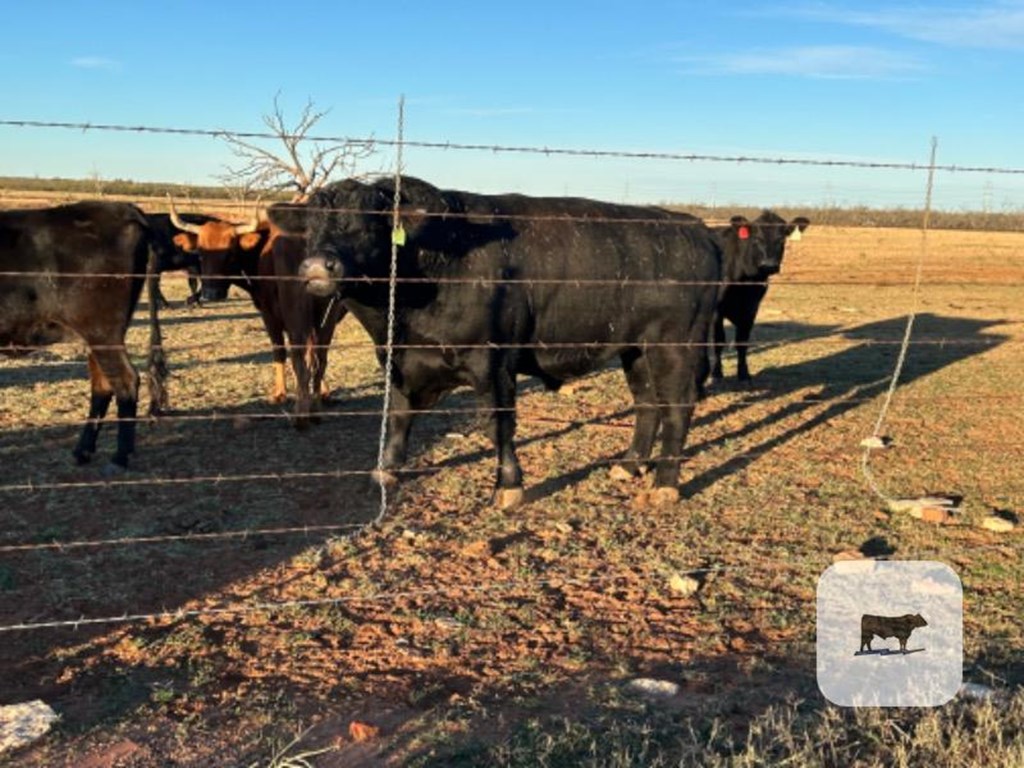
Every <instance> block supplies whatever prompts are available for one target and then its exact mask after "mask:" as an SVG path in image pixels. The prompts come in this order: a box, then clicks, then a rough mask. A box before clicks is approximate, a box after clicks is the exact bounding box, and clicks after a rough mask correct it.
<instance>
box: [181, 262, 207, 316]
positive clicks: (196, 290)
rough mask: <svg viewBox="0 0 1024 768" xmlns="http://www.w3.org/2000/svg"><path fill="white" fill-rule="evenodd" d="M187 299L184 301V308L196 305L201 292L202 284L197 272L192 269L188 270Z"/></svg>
mask: <svg viewBox="0 0 1024 768" xmlns="http://www.w3.org/2000/svg"><path fill="white" fill-rule="evenodd" d="M188 292H189V295H188V298H187V299H185V304H186V306H190V307H191V306H192V305H194V304H198V303H199V300H200V296H201V295H202V292H203V286H202V283H200V282H199V271H198V270H196V269H195V268H193V267H189V270H188Z"/></svg>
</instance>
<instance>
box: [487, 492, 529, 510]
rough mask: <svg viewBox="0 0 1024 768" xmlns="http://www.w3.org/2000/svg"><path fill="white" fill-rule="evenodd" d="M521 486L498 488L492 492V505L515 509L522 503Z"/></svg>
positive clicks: (504, 508) (503, 508)
mask: <svg viewBox="0 0 1024 768" xmlns="http://www.w3.org/2000/svg"><path fill="white" fill-rule="evenodd" d="M523 498H524V494H523V489H522V488H499V489H498V490H496V491H495V492H494V506H496V507H497V508H498V509H501V510H509V509H515V508H516V507H518V506H519V505H520V504H522V503H523Z"/></svg>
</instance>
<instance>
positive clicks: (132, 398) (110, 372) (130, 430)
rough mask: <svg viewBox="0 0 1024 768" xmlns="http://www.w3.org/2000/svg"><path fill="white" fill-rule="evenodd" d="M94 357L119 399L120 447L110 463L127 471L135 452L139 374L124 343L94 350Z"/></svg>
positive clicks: (118, 432) (118, 435) (118, 438)
mask: <svg viewBox="0 0 1024 768" xmlns="http://www.w3.org/2000/svg"><path fill="white" fill-rule="evenodd" d="M92 356H93V357H94V358H95V360H96V364H97V366H98V367H99V369H100V371H101V372H102V374H103V376H104V377H105V378H106V380H107V382H109V385H110V388H111V389H112V390H113V393H114V396H115V397H116V398H117V416H118V422H117V450H116V451H115V452H114V455H113V457H112V458H111V460H110V464H111V466H112V467H115V468H118V469H121V470H124V469H127V467H128V457H129V456H130V455H131V454H132V453H133V452H134V451H135V419H136V414H137V411H138V397H139V374H138V373H137V372H136V370H135V368H134V367H133V366H132V364H131V361H130V360H129V359H128V354H127V352H126V351H125V349H124V347H123V346H122V347H119V348H111V347H106V348H103V349H94V350H93V351H92ZM108 402H109V401H108Z"/></svg>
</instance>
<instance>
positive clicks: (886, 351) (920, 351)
mask: <svg viewBox="0 0 1024 768" xmlns="http://www.w3.org/2000/svg"><path fill="white" fill-rule="evenodd" d="M1001 324H1002V323H1001V322H999V321H994V320H979V319H973V318H955V317H942V316H938V315H934V314H930V313H925V314H922V315H918V316H917V319H916V321H915V324H914V335H913V339H912V340H914V341H917V342H926V343H924V344H919V345H918V346H912V347H911V348H910V352H909V354H908V355H907V358H906V361H905V364H904V367H903V370H902V372H901V374H900V380H899V386H900V387H904V386H906V385H908V384H911V383H913V382H914V381H917V380H918V379H921V378H923V377H925V376H929V375H931V374H933V373H936V372H938V371H941V370H943V369H944V368H947V367H949V366H950V365H953V364H955V363H959V362H961V361H963V360H966V359H968V358H970V357H973V356H975V355H978V354H981V353H983V352H987V351H990V350H991V349H993V348H995V347H997V346H998V345H1000V344H1002V343H1004V342H1005V341H1007V340H1008V339H1009V336H1007V335H1005V334H995V333H991V332H986V331H988V329H990V328H992V327H994V326H998V325H1001ZM905 328H906V318H905V317H897V318H892V319H889V320H882V321H878V322H873V323H867V324H864V325H860V326H857V327H855V328H851V329H849V330H847V331H845V332H844V333H843V337H844V338H846V339H849V340H850V341H852V342H854V345H853V346H851V347H848V348H846V349H842V350H839V351H836V352H833V353H832V354H829V355H824V356H821V357H815V358H812V359H810V360H807V361H804V362H800V363H794V364H790V365H783V366H778V367H771V368H765V369H763V370H762V371H761V372H760V373H758V374H757V375H756V389H754V390H753V392H754V393H756V399H755V403H756V404H757V405H759V406H762V407H763V404H764V403H766V402H770V401H772V400H786V399H787V398H791V397H792V396H793V395H794V394H795V393H797V392H800V391H802V390H806V389H808V388H814V387H817V388H818V391H817V392H816V393H814V394H811V395H807V396H805V397H803V398H801V399H799V400H791V401H789V402H785V403H783V404H782V405H781V406H779V407H778V408H776V409H774V410H773V411H771V412H769V413H767V414H765V415H763V416H759V417H758V418H754V419H751V420H749V421H748V422H747V423H745V424H744V425H742V426H740V427H738V428H736V429H732V430H730V431H728V432H726V433H723V434H719V435H717V436H715V437H713V438H710V439H707V440H704V441H701V442H699V443H695V444H691V445H689V446H687V447H686V449H685V451H684V455H689V456H693V455H696V454H698V453H700V452H702V451H706V450H708V449H712V448H718V447H721V446H723V445H726V444H730V443H732V442H733V441H735V440H738V439H741V438H746V437H750V436H753V435H756V434H758V433H759V432H762V431H764V430H766V429H768V428H770V427H773V426H775V425H776V424H779V423H781V422H784V421H788V420H792V419H796V418H799V417H801V416H806V418H804V419H803V420H802V421H799V422H798V423H796V424H795V425H793V426H790V427H788V428H787V429H785V430H783V431H782V432H779V433H777V434H774V435H772V436H771V437H767V438H765V439H763V440H761V441H760V442H757V443H754V444H749V445H747V446H745V447H744V448H742V449H740V450H738V451H737V452H736V453H734V454H733V455H732V456H731V457H730V458H729V459H727V460H726V461H724V462H723V463H722V464H720V465H719V466H718V467H716V468H715V469H712V470H710V471H708V472H705V473H704V474H702V475H699V476H697V477H694V478H693V479H691V480H690V481H689V482H688V483H686V484H685V485H684V486H683V487H682V488H681V490H682V492H683V493H684V494H686V495H690V494H696V493H700V492H701V491H703V490H705V489H706V488H708V487H710V486H711V485H713V484H714V483H715V482H717V481H718V480H719V479H721V478H722V477H725V476H727V475H730V474H732V473H733V472H735V471H736V470H738V469H740V468H741V467H743V466H744V465H745V464H746V463H747V462H749V461H750V460H751V459H752V458H755V457H757V456H759V455H761V454H763V453H765V452H768V451H771V450H772V449H774V448H777V447H778V446H780V445H783V444H785V443H788V442H789V441H791V440H793V439H795V438H797V437H799V436H801V435H804V434H806V433H808V432H810V431H812V430H814V429H817V428H818V427H820V426H822V425H824V424H827V423H828V422H830V421H832V420H833V419H835V418H837V417H839V416H842V415H843V414H845V413H847V412H849V411H851V410H853V409H855V408H858V407H860V406H861V405H862V404H864V403H865V402H867V401H871V400H873V399H874V398H876V397H878V396H879V395H882V394H883V393H885V392H886V390H887V389H888V388H889V385H890V381H891V376H892V372H893V368H894V365H895V361H896V357H897V356H898V354H899V345H898V341H899V339H900V338H901V337H902V335H903V332H904V330H905ZM944 340H948V341H949V343H943V341H944ZM880 341H884V342H887V343H885V344H878V343H877V342H880ZM857 342H860V343H857ZM753 404H754V403H745V404H744V405H753ZM823 405H824V406H825V407H824V408H822V406H823ZM819 409H820V410H819ZM722 415H723V412H722V411H715V412H712V413H710V414H705V415H704V416H702V417H701V419H700V420H699V421H698V422H697V423H698V424H706V423H709V422H713V421H714V420H716V419H718V418H720V417H721V416H722Z"/></svg>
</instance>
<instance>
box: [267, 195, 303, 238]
mask: <svg viewBox="0 0 1024 768" xmlns="http://www.w3.org/2000/svg"><path fill="white" fill-rule="evenodd" d="M308 215H309V209H308V208H307V207H306V206H305V205H296V204H295V203H274V204H273V205H272V206H270V207H269V208H267V218H268V219H270V223H271V224H273V225H274V226H275V227H277V228H278V229H281V230H283V231H285V232H287V233H289V234H292V235H305V234H306V226H307V224H306V222H307V219H308Z"/></svg>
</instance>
